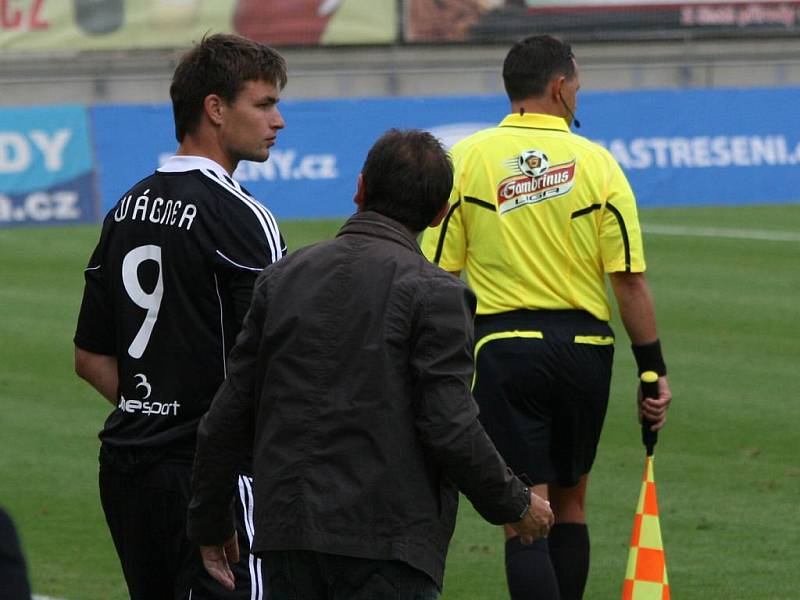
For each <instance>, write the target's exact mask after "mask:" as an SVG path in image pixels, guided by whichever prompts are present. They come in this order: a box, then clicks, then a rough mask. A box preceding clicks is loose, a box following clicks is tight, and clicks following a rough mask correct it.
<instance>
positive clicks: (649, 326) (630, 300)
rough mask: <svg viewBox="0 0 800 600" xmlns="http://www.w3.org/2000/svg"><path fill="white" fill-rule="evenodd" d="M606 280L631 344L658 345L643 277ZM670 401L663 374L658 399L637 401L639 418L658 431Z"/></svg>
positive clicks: (612, 276) (621, 274)
mask: <svg viewBox="0 0 800 600" xmlns="http://www.w3.org/2000/svg"><path fill="white" fill-rule="evenodd" d="M609 280H610V281H611V287H612V288H613V289H614V296H615V297H616V299H617V306H618V307H619V314H620V318H621V319H622V324H623V325H624V326H625V331H627V332H628V337H629V338H630V340H631V344H632V345H634V346H647V345H649V344H653V343H654V342H657V341H658V331H657V329H656V311H655V307H654V306H653V296H652V295H651V293H650V286H649V285H648V283H647V279H646V278H645V275H644V273H630V272H622V271H620V272H616V273H609ZM671 401H672V392H671V391H670V389H669V382H668V380H667V376H666V373H665V374H664V375H662V376H660V377H659V378H658V398H639V416H640V418H644V419H646V420H648V421H650V422H652V423H653V430H654V431H657V430H659V429H661V428H662V427H663V426H664V424H665V423H666V421H667V408H669V405H670V402H671Z"/></svg>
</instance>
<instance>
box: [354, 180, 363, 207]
mask: <svg viewBox="0 0 800 600" xmlns="http://www.w3.org/2000/svg"><path fill="white" fill-rule="evenodd" d="M353 202H355V203H356V206H357V207H358V210H357V211H356V212H361V211H363V210H364V174H363V173H359V174H358V182H357V183H356V194H355V196H353Z"/></svg>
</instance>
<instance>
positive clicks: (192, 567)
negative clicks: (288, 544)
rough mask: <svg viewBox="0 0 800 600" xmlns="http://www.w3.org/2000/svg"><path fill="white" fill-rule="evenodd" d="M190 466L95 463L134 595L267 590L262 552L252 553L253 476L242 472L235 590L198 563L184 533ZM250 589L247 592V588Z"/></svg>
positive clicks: (168, 598) (159, 599) (241, 598)
mask: <svg viewBox="0 0 800 600" xmlns="http://www.w3.org/2000/svg"><path fill="white" fill-rule="evenodd" d="M191 470H192V467H191V465H190V464H188V463H181V462H159V463H155V464H152V465H149V466H146V467H145V466H139V467H137V468H136V469H134V470H118V469H115V468H113V467H109V466H106V465H101V466H100V498H101V501H102V504H103V511H104V512H105V515H106V521H107V523H108V527H109V529H110V531H111V537H112V538H113V540H114V546H115V547H116V549H117V554H118V555H119V559H120V563H121V564H122V571H123V574H124V575H125V581H126V583H127V584H128V590H129V592H130V597H131V599H132V600H189V599H191V600H211V599H220V600H250V599H251V598H253V599H259V600H260V599H262V598H264V597H265V594H264V590H263V577H262V574H261V559H258V558H256V557H254V556H253V555H251V554H249V551H250V542H251V541H252V536H253V514H252V511H253V493H252V479H250V478H249V477H246V476H243V475H240V476H239V494H238V497H237V498H236V532H237V535H238V538H239V556H240V560H239V562H238V563H237V564H232V565H231V569H232V570H233V574H234V576H235V578H236V590H234V591H233V592H231V591H228V590H226V589H225V588H223V587H222V586H221V585H220V584H219V583H217V582H216V581H215V580H214V579H213V578H212V577H211V576H210V575H209V574H208V573H207V572H206V570H205V568H204V567H203V563H202V560H201V558H200V552H199V549H198V548H197V546H196V545H194V544H193V543H192V542H190V541H189V539H188V538H187V537H186V511H187V508H188V505H189V499H190V482H191ZM251 592H252V593H251Z"/></svg>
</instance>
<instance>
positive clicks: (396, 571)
mask: <svg viewBox="0 0 800 600" xmlns="http://www.w3.org/2000/svg"><path fill="white" fill-rule="evenodd" d="M263 559H264V571H265V572H266V576H267V589H268V590H269V593H268V596H267V597H268V598H269V600H435V599H436V598H437V597H438V596H439V589H438V588H437V587H436V584H435V583H434V582H433V580H432V579H431V578H430V577H428V576H427V575H426V574H425V573H423V572H422V571H419V570H417V569H415V568H413V567H411V566H409V565H407V564H406V563H404V562H400V561H396V560H373V559H367V558H354V557H351V556H340V555H336V554H324V553H322V552H310V551H307V550H285V551H272V552H265V553H264V554H263Z"/></svg>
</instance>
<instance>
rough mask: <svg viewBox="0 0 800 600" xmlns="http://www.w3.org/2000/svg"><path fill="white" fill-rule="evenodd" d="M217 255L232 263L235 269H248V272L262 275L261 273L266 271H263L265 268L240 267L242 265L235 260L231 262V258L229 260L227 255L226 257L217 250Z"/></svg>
mask: <svg viewBox="0 0 800 600" xmlns="http://www.w3.org/2000/svg"><path fill="white" fill-rule="evenodd" d="M217 254H219V255H220V256H221V257H222V258H224V259H225V260H227V261H228V262H229V263H231V264H232V265H233V266H234V267H239V268H240V269H247V270H248V271H255V272H257V273H261V271H263V270H264V269H263V267H248V266H245V265H240V264H239V263H237V262H236V261H235V260H231V259H230V258H228V257H227V256H225V255H224V254H223V253H222V252H220V251H219V250H217Z"/></svg>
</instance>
